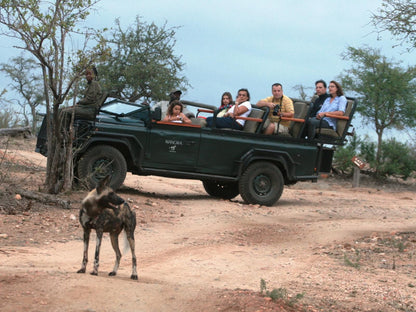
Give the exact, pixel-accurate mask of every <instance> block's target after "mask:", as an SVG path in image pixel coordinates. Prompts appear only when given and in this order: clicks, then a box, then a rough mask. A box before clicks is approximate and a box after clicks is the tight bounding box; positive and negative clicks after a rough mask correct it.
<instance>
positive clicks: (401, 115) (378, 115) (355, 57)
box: [341, 47, 416, 164]
mask: <svg viewBox="0 0 416 312" xmlns="http://www.w3.org/2000/svg"><path fill="white" fill-rule="evenodd" d="M343 58H344V59H345V60H350V61H352V62H353V65H352V67H351V68H350V69H349V70H347V71H346V72H345V74H341V81H342V85H343V87H344V88H345V90H351V91H353V92H355V94H356V95H357V98H358V100H359V105H358V107H357V111H358V113H359V114H360V115H361V116H362V117H363V118H364V120H366V121H368V122H369V123H370V124H372V125H373V126H374V128H375V130H376V133H377V136H378V142H377V154H376V161H377V163H378V164H379V163H380V157H381V154H380V152H381V144H382V142H383V134H384V131H385V130H386V129H391V128H395V129H399V130H401V129H403V128H406V127H413V126H414V125H415V124H416V99H415V96H416V81H415V78H416V68H415V67H411V66H409V67H407V68H402V67H400V63H395V62H393V61H389V60H387V58H386V57H384V56H382V55H380V51H379V50H376V49H371V48H353V47H349V48H348V49H347V51H346V52H345V53H344V54H343Z"/></svg>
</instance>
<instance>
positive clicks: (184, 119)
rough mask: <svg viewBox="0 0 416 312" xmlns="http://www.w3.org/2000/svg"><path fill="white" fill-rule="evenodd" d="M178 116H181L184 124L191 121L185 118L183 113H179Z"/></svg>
mask: <svg viewBox="0 0 416 312" xmlns="http://www.w3.org/2000/svg"><path fill="white" fill-rule="evenodd" d="M180 116H181V118H182V121H183V122H184V123H192V121H191V120H190V119H189V118H188V117H186V115H185V114H184V113H181V114H180Z"/></svg>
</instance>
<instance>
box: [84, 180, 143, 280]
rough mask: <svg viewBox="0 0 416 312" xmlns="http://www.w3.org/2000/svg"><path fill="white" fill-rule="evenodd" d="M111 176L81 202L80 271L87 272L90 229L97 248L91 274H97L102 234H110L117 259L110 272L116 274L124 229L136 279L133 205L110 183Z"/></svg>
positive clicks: (132, 277)
mask: <svg viewBox="0 0 416 312" xmlns="http://www.w3.org/2000/svg"><path fill="white" fill-rule="evenodd" d="M109 182H110V176H107V177H105V178H104V179H103V180H101V181H100V182H99V183H98V186H97V187H96V188H95V189H94V190H92V191H91V192H89V193H88V195H87V196H86V197H85V198H84V200H83V201H82V205H81V209H80V212H79V222H80V223H81V226H82V228H83V229H84V257H83V259H82V266H81V269H79V270H78V272H77V273H85V270H86V267H87V263H88V245H89V240H90V234H91V230H92V229H94V230H95V231H96V233H97V242H96V248H95V258H94V269H93V271H92V272H91V274H92V275H98V265H99V257H100V247H101V241H102V237H103V233H105V232H108V233H110V239H111V245H112V246H113V249H114V252H115V253H116V262H115V264H114V268H113V271H111V272H110V273H109V274H108V275H110V276H114V275H116V274H117V270H118V267H119V265H120V259H121V252H120V248H119V245H118V236H119V234H120V233H121V231H122V230H124V231H125V232H126V236H127V240H128V242H129V245H130V249H131V256H132V267H133V271H132V274H131V276H130V278H131V279H133V280H137V271H136V267H137V263H136V254H135V241H134V230H135V229H136V214H135V212H134V211H132V210H131V209H130V206H129V205H128V204H127V203H126V202H125V201H124V199H122V198H121V197H119V196H118V195H117V194H116V193H115V192H114V191H113V190H112V189H111V188H110V187H109V186H108V183H109Z"/></svg>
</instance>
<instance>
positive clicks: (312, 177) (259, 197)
mask: <svg viewBox="0 0 416 312" xmlns="http://www.w3.org/2000/svg"><path fill="white" fill-rule="evenodd" d="M182 102H183V103H184V104H185V106H186V108H187V109H188V110H191V111H194V112H195V113H196V117H195V118H192V119H191V120H192V124H181V123H172V122H165V121H162V116H161V110H160V108H151V107H150V106H149V105H144V104H132V103H129V102H125V101H122V100H118V99H110V98H108V99H107V100H106V101H105V103H104V104H103V105H102V106H101V107H100V109H99V111H98V114H97V116H96V118H95V120H77V121H76V122H75V124H74V127H75V130H76V131H75V133H76V140H75V142H74V145H75V149H74V151H76V152H74V163H75V174H76V175H77V176H78V178H79V179H84V180H85V181H87V182H88V183H89V184H90V186H91V187H94V186H95V185H96V183H97V182H98V181H99V180H101V179H102V178H103V177H105V176H106V175H108V174H110V175H111V176H112V180H111V186H112V187H113V188H115V189H117V188H119V187H120V186H121V185H122V184H123V181H124V179H125V177H126V173H127V172H131V173H132V174H136V175H156V176H163V177H171V178H183V179H196V180H201V181H202V183H203V186H204V188H205V190H206V192H207V193H208V194H209V195H211V196H214V197H218V198H223V199H231V198H234V197H236V196H237V195H239V194H240V195H241V197H242V198H243V200H244V201H245V202H247V203H249V204H260V205H266V206H271V205H274V204H275V203H276V202H277V201H278V200H279V198H280V196H281V194H282V192H283V188H284V185H291V184H294V183H296V182H298V181H312V182H316V181H317V179H318V176H319V173H320V172H322V171H328V168H330V167H331V164H332V156H333V153H334V149H335V146H336V145H343V144H345V136H346V135H347V133H348V130H349V127H350V123H351V118H352V115H353V113H354V111H355V106H356V101H355V100H354V99H351V98H349V99H348V105H347V111H346V113H345V116H341V117H340V118H339V119H338V120H339V121H338V129H337V131H333V130H330V129H318V130H317V131H319V133H318V137H317V139H314V140H307V139H304V138H302V137H301V134H302V131H303V129H304V126H305V121H306V119H307V116H308V115H309V109H310V105H309V103H308V102H306V101H299V100H294V107H295V117H294V118H284V117H283V119H287V120H290V131H289V134H287V135H281V134H279V135H264V134H262V129H263V125H264V123H265V121H266V119H267V117H268V113H269V111H268V108H264V107H262V108H258V107H256V106H253V109H252V112H251V114H250V115H249V117H238V118H245V119H246V123H245V126H244V129H243V130H232V129H217V128H215V126H213V127H206V122H205V119H204V117H205V118H206V117H207V116H213V117H214V118H216V115H217V113H218V110H217V108H216V107H214V106H211V105H206V104H200V103H195V102H188V101H182ZM214 125H215V123H214ZM45 144H46V141H45V142H44V144H43V145H45ZM40 150H41V151H42V153H43V154H44V155H46V153H47V151H46V149H45V148H44V146H43V148H40Z"/></svg>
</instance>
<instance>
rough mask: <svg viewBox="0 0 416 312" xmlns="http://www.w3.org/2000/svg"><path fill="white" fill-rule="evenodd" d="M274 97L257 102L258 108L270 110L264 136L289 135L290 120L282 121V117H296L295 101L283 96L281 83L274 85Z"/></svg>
mask: <svg viewBox="0 0 416 312" xmlns="http://www.w3.org/2000/svg"><path fill="white" fill-rule="evenodd" d="M272 94H273V95H272V96H269V97H267V98H265V99H263V100H260V101H258V102H257V106H258V107H264V106H267V107H269V108H270V112H269V119H268V120H267V123H265V124H264V129H265V130H264V134H277V133H289V123H290V121H289V120H283V121H281V120H280V117H289V118H292V117H293V116H294V115H295V109H294V107H293V101H292V100H291V99H290V98H289V97H287V96H286V95H284V94H283V86H282V84H280V83H274V84H273V85H272Z"/></svg>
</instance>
